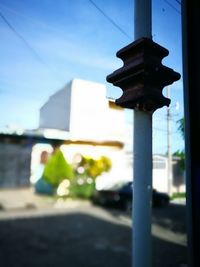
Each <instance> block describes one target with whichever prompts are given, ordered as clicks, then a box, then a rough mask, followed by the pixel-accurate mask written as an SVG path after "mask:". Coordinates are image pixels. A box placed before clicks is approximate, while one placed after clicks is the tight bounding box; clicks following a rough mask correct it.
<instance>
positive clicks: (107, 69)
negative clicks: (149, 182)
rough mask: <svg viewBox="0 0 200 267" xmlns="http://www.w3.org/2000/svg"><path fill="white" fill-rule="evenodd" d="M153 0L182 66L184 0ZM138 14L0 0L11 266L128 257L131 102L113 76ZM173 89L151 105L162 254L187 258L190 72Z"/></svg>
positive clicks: (103, 6)
mask: <svg viewBox="0 0 200 267" xmlns="http://www.w3.org/2000/svg"><path fill="white" fill-rule="evenodd" d="M152 8H153V9H152V12H153V25H152V30H153V40H154V41H155V42H158V43H159V44H160V45H162V46H164V47H166V48H167V49H168V50H169V56H168V57H167V58H166V59H164V60H163V63H164V64H166V65H167V66H169V67H170V68H173V69H175V70H176V71H177V72H179V73H182V58H181V57H182V49H181V7H180V1H175V0H153V1H152ZM133 14H134V8H133V1H130V0H125V1H114V0H107V1H104V0H102V1H93V0H77V1H63V0H59V1H56V2H55V1H53V0H48V1H47V0H42V1H39V0H34V1H33V0H29V1H25V0H10V1H6V0H5V1H4V0H0V32H1V37H2V38H1V49H0V57H1V62H0V98H1V105H0V112H1V114H2V115H1V120H0V148H1V149H0V240H1V242H0V244H1V245H0V247H1V249H0V254H1V264H2V266H10V267H11V266H30V267H31V266H70V267H78V266H102V265H103V264H104V265H105V266H108V267H109V266H118V265H119V263H120V266H121V265H122V264H123V266H131V225H132V223H131V209H132V205H131V199H132V187H133V186H134V182H133V183H132V179H133V178H132V177H133V170H132V168H133V167H132V166H133V161H134V158H133V150H134V148H133V140H132V139H133V120H134V114H133V111H132V110H127V109H124V108H121V107H119V106H117V105H116V104H115V99H116V98H118V97H119V96H120V95H121V90H120V89H119V88H117V87H113V86H111V85H110V84H108V83H107V82H106V76H107V75H108V74H110V73H111V72H113V71H114V70H116V69H117V68H119V67H120V66H121V65H122V62H121V61H120V60H119V59H117V58H116V56H115V54H116V52H117V51H118V50H119V49H121V48H122V47H124V46H126V45H127V44H129V43H130V42H132V41H133V35H134V32H133V26H134V25H133V21H134V17H133ZM164 94H165V95H166V96H167V95H168V96H170V98H171V105H170V107H169V108H165V107H164V108H162V109H160V110H157V111H156V112H155V114H154V116H153V188H154V191H153V196H152V205H153V213H152V222H153V224H152V237H153V251H154V252H153V253H154V254H153V255H154V257H153V261H154V265H153V266H182V267H183V266H187V265H186V245H187V244H186V230H185V170H184V117H183V88H182V80H180V81H178V82H176V83H174V84H173V85H172V86H170V87H167V88H166V89H164ZM144 167H145V162H144ZM141 199H142V196H141Z"/></svg>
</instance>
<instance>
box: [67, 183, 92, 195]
mask: <svg viewBox="0 0 200 267" xmlns="http://www.w3.org/2000/svg"><path fill="white" fill-rule="evenodd" d="M94 189H95V183H94V182H93V183H91V184H88V183H83V184H82V185H80V184H78V183H77V182H75V183H72V185H71V187H70V197H72V198H85V199H88V198H91V197H92V196H93V193H94Z"/></svg>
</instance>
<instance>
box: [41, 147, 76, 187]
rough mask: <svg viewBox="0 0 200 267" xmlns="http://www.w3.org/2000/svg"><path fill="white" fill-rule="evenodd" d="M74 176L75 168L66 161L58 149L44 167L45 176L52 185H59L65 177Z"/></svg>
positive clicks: (70, 177)
mask: <svg viewBox="0 0 200 267" xmlns="http://www.w3.org/2000/svg"><path fill="white" fill-rule="evenodd" d="M73 177H74V171H73V168H72V167H71V165H70V164H68V163H67V162H66V160H65V158H64V156H63V153H62V152H61V150H60V149H56V150H55V152H54V154H53V155H52V157H51V158H50V159H49V161H48V162H47V164H46V166H45V168H44V172H43V178H44V179H45V181H46V182H48V183H49V184H51V185H52V186H54V187H57V186H58V185H59V184H60V183H61V182H62V181H63V180H64V179H72V178H73Z"/></svg>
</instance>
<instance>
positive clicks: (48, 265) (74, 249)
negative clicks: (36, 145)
mask: <svg viewBox="0 0 200 267" xmlns="http://www.w3.org/2000/svg"><path fill="white" fill-rule="evenodd" d="M93 208H94V209H95V207H93ZM99 210H100V209H99ZM97 211H98V210H97ZM110 212H111V213H112V211H110ZM114 214H115V215H114V217H115V221H114V219H113V220H110V221H109V220H107V219H106V220H105V219H101V218H99V217H95V216H92V215H91V213H90V214H84V213H81V212H80V213H79V212H71V213H68V214H57V215H48V216H42V217H34V218H33V217H32V218H26V219H9V220H8V219H7V220H2V221H0V265H1V266H2V267H58V266H59V267H102V266H104V267H121V266H123V267H130V266H131V227H130V225H125V224H118V222H117V216H116V215H117V212H116V211H114ZM119 214H121V213H120V212H119V213H118V215H119ZM111 216H112V215H111ZM157 216H158V215H157ZM163 216H164V215H163ZM114 217H113V218H114ZM165 219H166V218H164V221H165ZM158 221H159V222H160V223H161V224H163V223H162V212H161V215H160V216H158ZM153 245H154V252H153V253H154V255H153V266H154V267H161V266H162V267H167V266H171V267H173V266H174V267H175V266H176V267H177V266H182V265H181V263H184V262H186V247H184V246H181V245H178V244H175V243H172V242H168V241H166V240H162V239H160V238H157V237H154V238H153ZM141 257H145V255H143V253H142V252H141Z"/></svg>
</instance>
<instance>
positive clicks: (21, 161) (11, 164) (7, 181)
mask: <svg viewBox="0 0 200 267" xmlns="http://www.w3.org/2000/svg"><path fill="white" fill-rule="evenodd" d="M31 149H32V148H31V147H30V146H27V145H23V144H8V143H0V187H1V188H16V187H23V186H28V185H29V178H30V162H31Z"/></svg>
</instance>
